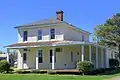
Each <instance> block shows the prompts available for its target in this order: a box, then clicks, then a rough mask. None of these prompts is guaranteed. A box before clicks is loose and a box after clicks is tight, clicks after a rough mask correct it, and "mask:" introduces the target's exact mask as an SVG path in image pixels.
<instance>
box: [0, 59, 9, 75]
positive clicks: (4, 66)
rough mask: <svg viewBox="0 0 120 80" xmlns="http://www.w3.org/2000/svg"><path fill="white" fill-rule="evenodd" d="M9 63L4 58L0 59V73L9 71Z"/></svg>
mask: <svg viewBox="0 0 120 80" xmlns="http://www.w3.org/2000/svg"><path fill="white" fill-rule="evenodd" d="M9 71H10V65H9V63H8V62H7V61H6V60H1V61H0V73H9Z"/></svg>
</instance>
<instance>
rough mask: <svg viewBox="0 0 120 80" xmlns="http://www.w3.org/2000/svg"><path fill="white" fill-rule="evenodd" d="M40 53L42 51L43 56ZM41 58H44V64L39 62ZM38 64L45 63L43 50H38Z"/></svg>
mask: <svg viewBox="0 0 120 80" xmlns="http://www.w3.org/2000/svg"><path fill="white" fill-rule="evenodd" d="M39 51H41V55H40V54H39ZM39 58H42V62H39ZM38 63H39V64H41V63H43V50H42V49H39V50H38Z"/></svg>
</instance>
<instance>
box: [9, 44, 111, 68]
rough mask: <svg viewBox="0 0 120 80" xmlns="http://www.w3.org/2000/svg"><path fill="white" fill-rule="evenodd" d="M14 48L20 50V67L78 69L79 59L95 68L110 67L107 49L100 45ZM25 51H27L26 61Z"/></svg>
mask: <svg viewBox="0 0 120 80" xmlns="http://www.w3.org/2000/svg"><path fill="white" fill-rule="evenodd" d="M57 48H59V49H61V52H56V49H57ZM9 49H11V48H8V52H9ZM14 49H17V50H18V68H19V69H76V63H77V62H78V61H91V62H92V63H93V64H94V67H95V68H106V67H109V65H108V63H109V62H108V60H109V59H108V56H107V50H106V48H104V47H100V46H98V45H92V44H69V45H53V46H39V47H24V48H14ZM24 49H27V51H24ZM39 50H42V63H39V62H40V61H39V59H40V56H39V55H38V54H39V53H38V52H39ZM24 53H26V61H24V57H23V54H24ZM50 54H51V56H50Z"/></svg>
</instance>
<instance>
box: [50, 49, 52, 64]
mask: <svg viewBox="0 0 120 80" xmlns="http://www.w3.org/2000/svg"><path fill="white" fill-rule="evenodd" d="M50 63H52V49H51V50H50Z"/></svg>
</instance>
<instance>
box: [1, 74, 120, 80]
mask: <svg viewBox="0 0 120 80" xmlns="http://www.w3.org/2000/svg"><path fill="white" fill-rule="evenodd" d="M117 75H118V74H117ZM119 75H120V74H119ZM113 76H115V75H104V76H81V75H47V74H46V75H45V74H44V75H43V74H1V75H0V80H103V79H106V78H111V77H113Z"/></svg>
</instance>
